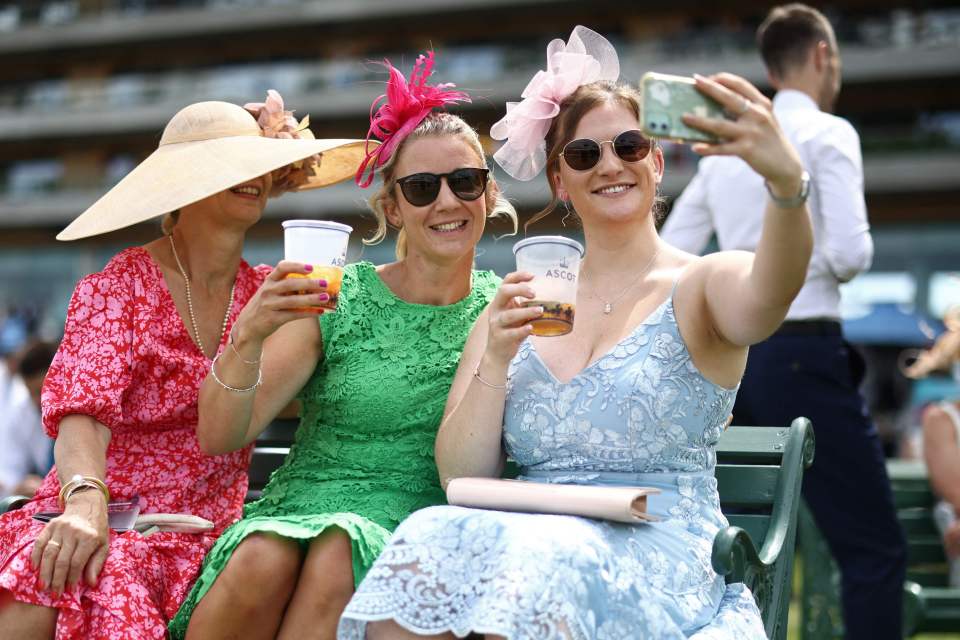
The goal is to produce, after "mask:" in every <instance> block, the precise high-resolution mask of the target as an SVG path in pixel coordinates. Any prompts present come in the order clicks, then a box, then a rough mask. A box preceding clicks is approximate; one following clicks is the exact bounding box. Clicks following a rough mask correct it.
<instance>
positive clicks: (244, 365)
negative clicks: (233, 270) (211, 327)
mask: <svg viewBox="0 0 960 640" xmlns="http://www.w3.org/2000/svg"><path fill="white" fill-rule="evenodd" d="M308 267H309V265H302V264H299V263H292V262H281V263H280V264H279V265H277V268H276V269H275V270H274V271H273V272H272V273H271V274H270V275H269V276H267V279H266V280H265V281H264V283H263V285H262V286H261V287H260V290H259V291H257V293H256V294H255V295H254V296H253V298H251V299H250V301H249V302H248V303H247V305H246V306H245V307H244V308H243V311H241V312H240V316H239V317H238V318H237V322H236V324H235V326H234V327H233V328H232V329H231V331H233V336H232V338H231V340H232V344H231V345H229V346H227V347H226V348H225V349H224V350H223V352H222V353H221V354H220V357H219V358H217V360H216V362H215V363H214V365H213V367H215V368H216V369H215V370H211V373H210V374H208V375H207V377H206V379H205V380H204V381H203V384H202V385H201V386H200V418H199V422H198V424H197V439H198V440H199V441H200V448H201V449H203V451H204V453H207V454H209V455H220V454H223V453H229V452H230V451H236V450H237V449H240V448H242V447H244V446H246V445H247V444H249V443H250V442H253V441H254V440H255V439H256V438H257V436H258V435H260V433H261V432H262V431H263V430H264V429H265V428H266V427H267V425H268V424H269V423H270V421H271V420H273V419H274V418H275V417H276V416H277V414H279V413H280V411H281V410H282V409H283V408H284V407H285V406H287V404H289V403H290V401H291V400H292V399H293V398H294V396H295V395H296V394H297V392H298V391H299V390H300V389H301V388H302V387H303V385H304V384H306V382H307V380H308V379H309V378H310V375H311V374H312V373H313V370H314V368H316V366H317V362H318V361H319V360H320V358H321V357H322V356H323V339H322V336H321V333H320V323H319V322H318V321H317V315H318V313H319V312H320V308H319V307H317V304H318V303H319V302H321V301H324V300H326V299H328V298H325V297H324V296H327V294H326V293H325V292H324V291H325V287H326V283H325V282H323V281H322V280H311V279H307V278H295V279H288V278H287V277H286V276H287V275H288V274H291V273H301V274H304V273H308ZM213 367H211V369H213ZM258 382H259V384H258ZM228 387H229V388H228Z"/></svg>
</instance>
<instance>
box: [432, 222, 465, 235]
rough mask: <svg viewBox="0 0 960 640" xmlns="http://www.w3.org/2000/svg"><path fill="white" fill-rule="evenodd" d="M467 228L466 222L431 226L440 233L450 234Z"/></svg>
mask: <svg viewBox="0 0 960 640" xmlns="http://www.w3.org/2000/svg"><path fill="white" fill-rule="evenodd" d="M465 226H467V221H466V220H457V221H456V222H444V223H443V224H433V225H430V228H431V229H433V230H434V231H439V232H441V233H450V232H452V231H458V230H460V229H462V228H464V227H465Z"/></svg>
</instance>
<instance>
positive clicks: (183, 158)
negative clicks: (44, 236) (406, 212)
mask: <svg viewBox="0 0 960 640" xmlns="http://www.w3.org/2000/svg"><path fill="white" fill-rule="evenodd" d="M366 144H367V143H366V141H365V140H345V139H321V140H312V139H307V140H287V139H283V140H281V139H276V138H265V137H260V136H232V137H224V138H215V139H212V140H201V141H195V142H180V143H176V144H167V145H164V146H161V147H160V148H158V149H157V150H156V151H154V152H153V153H152V154H150V155H149V156H148V157H147V159H146V160H144V161H143V162H141V163H140V164H139V165H137V167H136V168H135V169H134V170H133V171H131V172H130V173H129V174H127V176H126V177H124V178H123V180H121V181H120V182H119V183H117V185H116V186H114V187H113V188H112V189H110V191H108V192H107V193H106V194H104V196H103V197H101V198H100V199H99V200H97V201H96V202H95V203H94V204H93V205H92V206H91V207H90V208H89V209H87V210H86V211H84V212H83V213H82V214H80V215H79V216H78V217H77V218H76V219H75V220H74V221H73V222H71V223H70V224H69V225H68V226H67V228H66V229H64V230H63V231H61V232H60V233H59V234H58V235H57V240H78V239H80V238H87V237H90V236H95V235H98V234H101V233H107V232H110V231H115V230H117V229H122V228H124V227H128V226H130V225H134V224H137V223H139V222H143V221H145V220H149V219H151V218H155V217H157V216H159V215H163V214H164V213H168V212H170V211H175V210H177V209H179V208H180V207H185V206H187V205H188V204H192V203H194V202H197V201H198V200H202V199H203V198H206V197H208V196H211V195H213V194H215V193H219V192H221V191H224V190H226V189H229V188H230V187H233V186H236V185H238V184H242V183H244V182H247V181H248V180H252V179H254V178H257V177H259V176H262V175H264V174H267V173H270V172H271V171H274V170H276V169H279V168H280V167H283V166H286V165H288V164H290V163H291V162H296V161H297V160H302V159H304V158H306V157H308V156H311V155H314V154H317V153H319V154H322V157H321V160H320V166H319V168H317V170H316V175H315V176H313V177H312V178H311V179H310V181H309V182H307V183H306V184H304V185H302V186H301V187H300V188H299V189H298V190H300V191H302V190H306V189H316V188H319V187H326V186H329V185H332V184H336V183H338V182H342V181H343V180H346V179H348V178H352V177H353V176H354V174H355V173H356V171H357V167H358V166H360V162H361V161H362V160H363V158H364V156H365V155H366Z"/></svg>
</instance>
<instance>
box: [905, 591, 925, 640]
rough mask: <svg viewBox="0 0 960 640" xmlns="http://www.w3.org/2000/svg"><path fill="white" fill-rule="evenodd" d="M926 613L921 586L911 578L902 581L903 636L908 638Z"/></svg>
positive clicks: (914, 631) (915, 630)
mask: <svg viewBox="0 0 960 640" xmlns="http://www.w3.org/2000/svg"><path fill="white" fill-rule="evenodd" d="M926 614H927V599H926V598H925V597H924V596H923V588H922V587H921V586H920V585H919V584H917V583H916V582H913V581H911V580H906V581H905V582H904V583H903V637H904V638H909V637H911V636H913V635H914V634H915V633H916V632H917V627H918V626H919V625H920V623H921V622H922V621H923V619H924V618H925V617H926Z"/></svg>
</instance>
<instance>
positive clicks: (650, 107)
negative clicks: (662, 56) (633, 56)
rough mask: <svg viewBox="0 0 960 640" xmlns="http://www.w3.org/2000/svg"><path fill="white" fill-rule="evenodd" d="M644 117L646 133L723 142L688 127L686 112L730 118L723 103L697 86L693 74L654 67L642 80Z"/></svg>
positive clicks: (672, 138) (642, 118)
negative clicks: (670, 71)
mask: <svg viewBox="0 0 960 640" xmlns="http://www.w3.org/2000/svg"><path fill="white" fill-rule="evenodd" d="M640 94H641V101H640V111H641V113H640V121H641V122H642V123H643V125H642V129H643V134H644V135H646V136H649V137H651V138H664V139H667V140H672V141H674V142H719V139H718V138H717V137H716V136H714V135H713V134H710V133H706V132H704V131H700V130H699V129H694V128H693V127H688V126H687V125H685V124H684V123H683V120H682V116H683V115H684V114H685V113H690V114H693V115H695V116H700V117H703V118H727V117H728V116H727V113H726V112H725V111H724V109H723V107H722V106H720V103H719V102H717V101H716V100H714V99H713V98H710V97H708V96H706V95H704V94H702V93H700V91H698V90H697V87H696V84H695V82H694V80H693V78H687V77H684V76H671V75H667V74H665V73H654V72H652V71H650V72H647V73H645V74H643V78H641V80H640Z"/></svg>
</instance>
